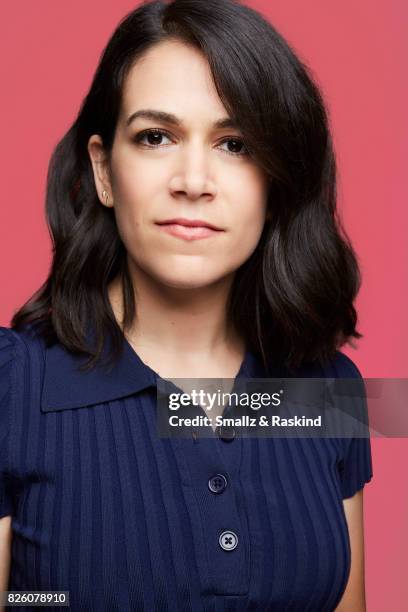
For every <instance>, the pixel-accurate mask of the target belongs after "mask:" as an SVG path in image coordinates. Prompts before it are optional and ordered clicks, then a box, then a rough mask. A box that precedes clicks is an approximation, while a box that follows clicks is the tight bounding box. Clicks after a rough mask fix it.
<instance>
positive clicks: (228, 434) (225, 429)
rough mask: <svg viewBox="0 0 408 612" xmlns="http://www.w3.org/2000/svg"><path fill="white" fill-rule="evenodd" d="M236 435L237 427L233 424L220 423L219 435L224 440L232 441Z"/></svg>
mask: <svg viewBox="0 0 408 612" xmlns="http://www.w3.org/2000/svg"><path fill="white" fill-rule="evenodd" d="M235 435H236V434H235V428H234V427H233V426H232V425H219V427H218V436H219V438H220V439H221V440H223V441H224V442H232V440H233V439H234V438H235Z"/></svg>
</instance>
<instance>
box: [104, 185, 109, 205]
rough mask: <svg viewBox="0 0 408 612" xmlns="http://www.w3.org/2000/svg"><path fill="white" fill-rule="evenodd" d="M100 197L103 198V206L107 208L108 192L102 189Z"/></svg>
mask: <svg viewBox="0 0 408 612" xmlns="http://www.w3.org/2000/svg"><path fill="white" fill-rule="evenodd" d="M102 197H103V198H105V204H106V206H107V205H108V203H109V195H108V192H107V191H106V189H104V190H103V191H102Z"/></svg>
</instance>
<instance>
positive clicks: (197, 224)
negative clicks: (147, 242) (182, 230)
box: [157, 217, 222, 231]
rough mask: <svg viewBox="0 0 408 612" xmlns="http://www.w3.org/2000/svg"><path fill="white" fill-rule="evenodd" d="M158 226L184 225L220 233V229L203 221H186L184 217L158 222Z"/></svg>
mask: <svg viewBox="0 0 408 612" xmlns="http://www.w3.org/2000/svg"><path fill="white" fill-rule="evenodd" d="M157 223H158V225H164V224H166V225H170V224H171V225H184V226H185V227H209V228H210V229H213V230H216V231H222V230H221V228H220V227H217V226H216V225H213V224H212V223H209V222H208V221H203V220H201V219H186V218H185V217H177V218H175V219H167V220H166V221H158V222H157Z"/></svg>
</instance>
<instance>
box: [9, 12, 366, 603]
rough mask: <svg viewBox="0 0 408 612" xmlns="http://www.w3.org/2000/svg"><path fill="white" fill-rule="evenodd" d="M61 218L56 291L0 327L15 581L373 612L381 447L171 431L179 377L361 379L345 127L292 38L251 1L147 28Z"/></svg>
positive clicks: (75, 173) (101, 70) (84, 124)
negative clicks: (345, 197) (349, 351)
mask: <svg viewBox="0 0 408 612" xmlns="http://www.w3.org/2000/svg"><path fill="white" fill-rule="evenodd" d="M47 217H48V221H49V225H50V230H51V236H52V239H53V244H54V252H53V262H52V268H51V271H50V274H49V277H48V279H47V281H46V283H45V284H44V285H43V286H42V287H41V289H40V290H39V291H38V292H37V293H36V294H35V295H34V296H33V297H32V298H31V300H29V302H28V303H27V304H25V305H24V306H23V307H22V308H21V309H20V310H19V311H18V312H17V313H16V314H15V315H14V317H13V320H12V328H11V329H9V328H5V327H3V328H1V329H0V332H1V334H0V360H1V364H0V365H1V369H0V375H1V393H0V397H1V404H0V425H1V427H0V431H1V442H2V444H1V463H0V468H1V470H0V472H1V480H0V482H1V487H0V493H1V494H0V500H1V504H0V517H2V518H1V521H0V525H1V526H2V531H1V533H2V535H1V538H2V541H1V542H2V565H1V567H2V570H1V571H2V581H3V588H4V589H5V590H6V589H7V585H8V589H9V590H13V591H24V590H35V591H38V590H43V591H69V597H70V607H71V609H72V610H87V611H88V610H95V611H98V612H99V611H102V610H106V611H109V612H111V611H113V610H120V611H121V612H123V611H124V610H148V611H150V610H158V611H162V610H170V611H175V610H186V611H187V610H193V611H194V612H195V611H199V610H227V609H228V610H229V609H231V610H237V611H238V610H240V611H241V610H260V611H261V610H262V611H266V610H299V611H300V610H302V611H304V610H306V609H307V610H313V611H319V612H321V611H322V610H324V611H325V610H334V609H336V610H341V611H344V610H353V612H357V611H362V610H364V609H365V602H364V599H365V596H364V562H363V559H364V556H363V555H364V551H363V525H362V516H363V515H362V503H363V497H362V495H363V486H364V484H365V482H368V481H369V480H370V478H371V476H372V469H371V454H370V441H369V439H367V438H365V439H364V438H355V439H353V438H349V439H339V438H337V439H336V438H333V439H316V438H314V439H312V438H302V439H296V438H295V439H280V438H278V439H257V438H245V439H244V438H242V437H239V436H236V435H235V433H236V432H235V430H234V429H232V430H229V431H218V434H219V435H214V436H213V437H209V438H202V439H201V438H200V437H198V438H197V437H195V438H193V437H192V438H190V439H183V440H176V439H174V438H172V439H170V438H164V437H159V436H158V435H157V432H156V418H155V417H156V399H157V385H158V383H159V382H160V381H162V380H163V379H168V378H180V377H190V378H194V377H204V378H208V377H216V378H226V379H228V378H231V379H234V380H235V381H238V380H239V379H241V378H242V377H261V378H262V377H268V376H273V375H274V374H275V373H277V372H279V373H280V375H281V374H282V372H285V373H286V375H287V376H288V377H292V376H299V377H345V378H348V377H354V378H355V377H357V378H358V377H360V376H361V375H360V373H359V371H358V369H357V368H356V366H355V365H354V363H353V362H352V361H351V360H350V359H349V358H348V357H346V356H345V355H344V354H343V353H341V352H340V351H339V350H338V349H339V348H340V347H341V346H342V345H343V344H344V343H345V342H346V341H350V340H351V338H352V337H354V338H359V337H360V336H361V334H359V332H358V331H357V330H356V312H355V309H354V307H353V301H354V299H355V296H356V294H357V291H358V288H359V283H360V278H359V272H358V267H357V263H356V258H355V255H354V253H353V250H352V247H351V245H350V244H349V242H348V240H347V238H346V235H345V233H344V231H343V230H342V229H341V226H340V222H339V220H338V218H337V216H336V198H335V159H334V153H333V149H332V144H331V138H330V133H329V129H328V124H327V117H326V113H325V110H324V105H323V102H322V99H321V97H320V94H319V92H318V89H317V87H316V86H315V84H314V83H313V81H312V79H311V77H310V76H309V75H308V73H307V70H306V68H305V66H303V65H302V64H301V62H300V61H299V59H297V58H296V56H295V54H294V53H293V51H292V50H291V49H290V48H289V46H288V45H287V43H286V42H285V41H284V40H283V39H282V37H281V36H280V35H279V34H278V33H277V32H276V30H275V29H274V28H273V27H272V26H271V25H270V24H269V23H268V22H267V21H265V20H264V19H263V18H262V17H261V16H260V15H259V14H258V13H256V12H255V11H253V10H251V9H249V8H247V7H245V6H242V5H240V4H238V3H235V2H232V1H231V0H207V1H206V2H200V1H197V0H175V1H174V2H171V3H163V2H151V3H148V4H143V5H142V6H141V7H140V8H138V9H136V10H135V11H133V12H131V13H130V14H129V15H127V16H126V18H125V19H124V20H123V21H122V22H121V24H120V25H119V26H118V28H117V30H116V31H115V32H114V34H113V36H112V38H111V39H110V41H109V43H108V45H107V47H106V49H105V51H104V54H103V56H102V58H101V61H100V64H99V66H98V68H97V71H96V74H95V77H94V79H93V82H92V85H91V88H90V91H89V93H88V95H87V96H86V98H85V100H84V102H83V104H82V106H81V109H80V112H79V114H78V117H77V119H76V120H75V122H74V124H73V125H72V127H71V128H70V130H69V131H68V132H67V134H66V135H65V136H64V137H63V139H62V140H61V142H60V143H59V144H58V146H57V147H56V150H55V152H54V154H53V157H52V160H51V164H50V170H49V175H48V190H47ZM191 224H193V225H194V227H191ZM208 225H210V226H211V227H208ZM85 358H88V359H87V360H86V362H85ZM11 532H12V543H11V544H10V539H11V538H10V533H11ZM8 571H9V575H8ZM53 601H55V600H53Z"/></svg>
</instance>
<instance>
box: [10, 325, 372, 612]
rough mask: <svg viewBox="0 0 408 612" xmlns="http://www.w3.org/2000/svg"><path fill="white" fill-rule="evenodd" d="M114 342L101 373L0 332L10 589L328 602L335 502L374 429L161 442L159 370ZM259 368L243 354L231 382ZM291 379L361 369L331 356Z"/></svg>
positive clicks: (343, 535) (349, 487) (187, 602)
mask: <svg viewBox="0 0 408 612" xmlns="http://www.w3.org/2000/svg"><path fill="white" fill-rule="evenodd" d="M124 349H125V350H124V352H123V355H122V357H121V359H120V361H119V363H118V364H117V365H116V366H115V368H114V369H113V370H112V372H111V373H110V374H108V375H107V374H105V373H103V372H102V370H101V369H100V368H99V367H97V369H95V370H92V371H90V372H88V373H83V372H79V371H78V370H77V369H76V366H77V365H78V363H79V361H81V360H82V358H81V359H80V358H79V357H78V356H75V355H74V354H72V353H69V352H67V351H66V350H65V349H64V348H63V347H62V346H61V345H60V344H58V343H57V344H54V345H52V346H50V347H48V348H47V347H46V346H45V343H44V341H43V340H42V338H41V337H40V336H39V335H37V334H35V333H29V331H28V330H25V331H21V332H18V333H17V332H15V331H14V330H11V329H9V328H5V327H0V517H1V516H6V515H12V517H13V518H12V528H13V540H12V563H11V572H10V583H9V590H48V591H54V590H65V591H69V592H70V602H71V606H70V609H71V610H74V611H84V612H85V611H86V612H91V611H95V612H104V611H106V612H114V611H118V612H125V611H127V610H136V611H139V610H140V611H147V612H154V611H158V612H159V611H160V612H164V611H168V612H178V611H180V612H181V611H184V612H187V611H194V612H221V611H223V612H226V611H231V612H232V611H235V612H241V611H244V610H252V611H259V612H267V611H269V610H277V611H279V612H281V611H283V610H285V611H299V612H300V611H301V612H305V611H306V610H307V611H308V612H313V611H316V612H324V611H330V610H334V609H335V607H336V605H337V604H338V602H339V601H340V599H341V596H342V593H343V592H344V589H345V587H346V584H347V579H348V574H349V571H350V542H349V537H348V531H347V523H346V519H345V514H344V509H343V501H342V500H343V498H346V497H350V496H352V495H354V494H355V493H356V491H358V490H359V489H361V488H362V487H363V486H364V483H366V482H368V481H369V480H370V479H371V477H372V463H371V448H370V439H369V438H269V439H268V438H258V439H257V438H242V437H236V438H235V439H232V440H230V441H226V440H222V439H221V438H219V437H218V436H214V437H211V438H196V439H194V438H191V439H180V438H178V439H177V438H161V437H159V436H158V435H157V430H156V426H157V423H156V407H157V406H156V398H157V395H156V391H157V390H156V384H157V380H158V378H159V375H158V374H157V373H156V372H154V370H152V369H151V368H150V367H148V366H147V365H146V364H144V363H143V361H141V359H140V358H139V356H138V355H137V353H136V352H135V351H134V349H133V348H132V347H131V345H130V344H129V343H128V342H127V341H125V347H124ZM264 375H265V373H264V370H263V368H262V365H261V363H260V361H259V360H258V359H257V358H256V357H255V356H254V355H253V354H252V353H250V352H247V353H246V356H245V359H244V361H243V363H242V365H241V368H240V370H239V372H238V374H237V379H238V378H241V377H261V376H264ZM298 376H318V377H330V378H331V377H344V378H347V377H360V376H361V375H360V372H359V371H358V369H357V368H356V366H355V365H354V363H353V362H352V361H351V360H350V359H349V358H348V357H347V356H345V355H344V354H343V353H341V352H337V353H336V357H335V359H333V361H332V362H331V363H330V364H328V365H327V367H326V368H324V369H321V368H320V367H318V366H313V367H311V366H308V367H306V368H304V369H303V370H301V373H300V374H298ZM237 379H236V380H237ZM161 380H163V379H161ZM224 532H231V533H224ZM7 609H8V608H7ZM13 609H14V608H13ZM19 609H31V608H19ZM32 609H34V608H32ZM10 610H11V608H10Z"/></svg>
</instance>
